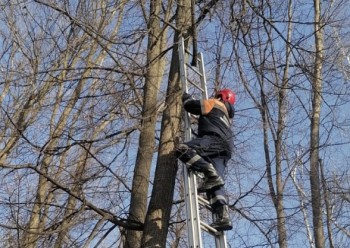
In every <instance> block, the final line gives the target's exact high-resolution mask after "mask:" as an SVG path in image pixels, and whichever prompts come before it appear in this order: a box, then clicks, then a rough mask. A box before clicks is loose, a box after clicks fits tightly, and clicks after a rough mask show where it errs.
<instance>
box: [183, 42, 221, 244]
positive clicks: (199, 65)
mask: <svg viewBox="0 0 350 248" xmlns="http://www.w3.org/2000/svg"><path fill="white" fill-rule="evenodd" d="M178 48H179V51H178V52H179V67H180V79H181V83H182V85H183V86H184V87H183V89H184V90H185V92H189V89H190V87H191V89H192V90H195V91H197V92H198V91H199V94H201V97H202V99H208V92H207V85H206V76H205V67H204V60H203V54H202V53H198V54H197V55H196V56H193V55H192V54H191V53H190V52H188V51H187V50H186V49H185V44H184V39H183V38H180V41H179V46H178ZM189 57H192V59H194V61H192V64H193V62H195V63H194V64H195V65H196V66H195V65H191V64H190V63H188V62H187V61H188V58H189ZM189 74H191V78H190V76H189ZM198 79H199V80H198ZM184 128H185V137H184V138H185V141H189V140H191V139H192V128H191V121H190V114H189V113H187V114H186V115H185V117H184ZM183 173H184V191H185V192H184V193H185V196H184V197H185V205H186V223H187V233H188V245H189V246H188V247H190V248H204V246H203V241H202V230H203V231H205V232H207V233H209V234H210V235H212V236H214V238H215V245H216V248H227V241H226V236H225V233H224V232H223V231H221V232H218V231H217V230H216V229H214V228H212V227H211V226H210V225H208V224H207V223H205V222H204V221H201V219H200V207H202V208H206V209H209V210H210V205H209V202H208V201H207V200H206V199H204V198H203V197H201V196H200V195H199V194H198V193H197V175H196V174H195V173H193V172H192V171H191V170H188V169H187V166H186V165H184V166H183ZM213 218H215V216H213Z"/></svg>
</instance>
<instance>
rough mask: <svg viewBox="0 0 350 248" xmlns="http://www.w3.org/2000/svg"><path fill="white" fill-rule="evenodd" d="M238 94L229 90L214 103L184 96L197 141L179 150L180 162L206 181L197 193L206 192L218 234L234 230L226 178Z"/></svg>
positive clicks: (182, 146)
mask: <svg viewBox="0 0 350 248" xmlns="http://www.w3.org/2000/svg"><path fill="white" fill-rule="evenodd" d="M235 98H236V97H235V94H234V93H233V92H232V91H231V90H229V89H223V90H220V91H219V92H217V94H216V95H215V98H212V99H208V100H206V99H201V100H195V99H192V96H191V95H189V94H187V93H184V95H183V98H182V101H183V106H184V108H185V110H186V111H187V112H189V113H191V114H194V115H198V116H199V119H198V137H197V138H195V139H192V140H190V141H187V142H185V143H181V144H179V145H178V146H177V153H178V158H179V159H180V160H181V161H182V162H183V163H185V164H186V166H187V167H188V169H190V170H193V171H197V172H201V173H203V174H204V176H205V179H204V182H203V184H202V185H201V186H200V187H199V188H198V192H206V194H207V197H208V199H209V202H210V205H211V208H212V211H213V213H214V214H216V216H217V218H216V220H215V221H214V222H213V223H212V224H211V225H210V226H211V227H213V228H215V229H216V230H217V231H224V230H231V229H232V224H231V220H230V217H229V212H228V206H227V199H226V196H225V191H224V180H223V174H224V171H225V168H226V165H227V162H228V160H229V159H230V158H231V150H232V144H231V138H232V131H231V120H232V118H233V117H234V106H233V105H234V103H235Z"/></svg>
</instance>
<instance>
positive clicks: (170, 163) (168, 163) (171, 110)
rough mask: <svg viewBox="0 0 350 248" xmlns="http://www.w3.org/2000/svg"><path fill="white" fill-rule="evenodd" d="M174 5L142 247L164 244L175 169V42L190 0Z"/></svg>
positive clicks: (178, 97)
mask: <svg viewBox="0 0 350 248" xmlns="http://www.w3.org/2000/svg"><path fill="white" fill-rule="evenodd" d="M178 5H179V11H178V17H177V27H178V30H179V31H180V32H176V34H175V37H174V49H173V55H172V60H171V67H170V72H169V85H168V89H167V97H166V106H167V107H166V109H165V110H164V112H163V119H162V126H161V137H160V145H159V150H158V159H157V167H156V172H155V179H154V184H153V190H152V195H151V200H150V205H149V208H148V212H147V217H146V222H145V227H144V234H143V238H142V246H141V247H143V248H146V247H149V248H153V247H166V237H167V233H168V226H169V220H170V213H171V208H172V201H173V194H174V186H175V178H176V172H177V169H178V161H177V158H176V154H175V151H174V148H175V137H178V136H179V132H180V128H181V113H182V110H181V108H182V104H181V95H182V91H181V89H182V87H181V84H180V83H181V81H180V75H179V58H178V57H179V56H178V45H177V44H178V41H179V37H181V35H183V36H184V38H186V36H187V32H186V31H187V30H188V27H189V26H190V23H191V22H190V20H191V12H190V9H191V8H190V6H191V1H190V0H180V1H178ZM181 31H184V32H181Z"/></svg>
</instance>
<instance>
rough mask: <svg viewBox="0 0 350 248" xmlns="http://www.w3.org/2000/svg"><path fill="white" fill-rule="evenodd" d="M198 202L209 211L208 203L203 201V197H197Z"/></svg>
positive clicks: (205, 200)
mask: <svg viewBox="0 0 350 248" xmlns="http://www.w3.org/2000/svg"><path fill="white" fill-rule="evenodd" d="M198 202H199V203H200V204H202V205H203V206H205V207H206V208H207V209H208V210H210V211H211V207H210V203H209V201H208V200H207V199H204V198H203V197H201V196H198Z"/></svg>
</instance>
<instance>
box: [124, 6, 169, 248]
mask: <svg viewBox="0 0 350 248" xmlns="http://www.w3.org/2000/svg"><path fill="white" fill-rule="evenodd" d="M161 4H162V1H160V0H152V1H150V16H149V22H148V29H149V34H148V36H149V38H148V49H147V74H146V79H145V85H144V89H143V90H144V96H143V111H142V126H141V133H140V138H139V149H138V152H137V156H136V164H135V170H134V177H133V182H132V192H131V200H130V209H129V219H130V220H135V221H139V222H144V220H145V217H146V212H147V195H148V187H149V182H150V169H151V163H152V159H153V153H154V149H155V126H156V121H157V96H158V91H159V87H160V83H161V80H162V76H163V73H164V66H165V61H164V59H163V58H159V56H160V54H161V52H162V51H163V49H164V47H165V37H166V32H163V30H162V29H161V26H160V24H161V20H160V18H159V14H160V10H161ZM141 238H142V232H139V231H134V230H128V231H127V234H126V244H125V247H130V248H134V247H140V243H141Z"/></svg>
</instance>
